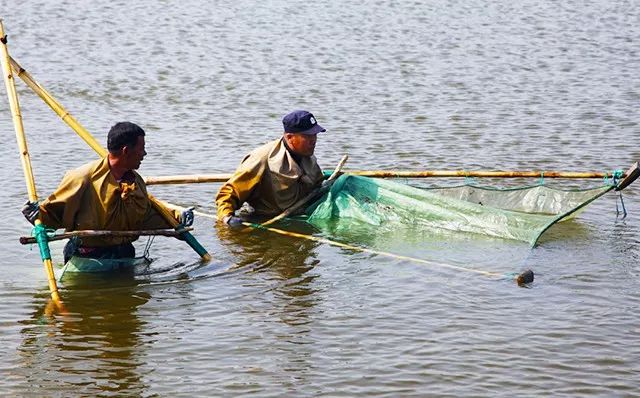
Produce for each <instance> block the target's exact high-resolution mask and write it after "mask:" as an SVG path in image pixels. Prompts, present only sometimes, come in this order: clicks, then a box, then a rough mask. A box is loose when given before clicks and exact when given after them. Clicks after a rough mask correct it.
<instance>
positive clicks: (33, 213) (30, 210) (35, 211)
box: [22, 200, 40, 225]
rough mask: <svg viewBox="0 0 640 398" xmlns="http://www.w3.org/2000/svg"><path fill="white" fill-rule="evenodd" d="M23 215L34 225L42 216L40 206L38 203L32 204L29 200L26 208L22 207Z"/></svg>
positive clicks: (25, 205)
mask: <svg viewBox="0 0 640 398" xmlns="http://www.w3.org/2000/svg"><path fill="white" fill-rule="evenodd" d="M22 214H23V215H24V218H26V219H27V221H29V222H30V223H31V224H32V225H34V224H35V222H36V219H37V218H38V216H39V215H40V205H38V202H31V201H28V200H27V201H26V202H25V204H24V206H22Z"/></svg>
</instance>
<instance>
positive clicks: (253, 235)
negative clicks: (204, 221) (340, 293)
mask: <svg viewBox="0 0 640 398" xmlns="http://www.w3.org/2000/svg"><path fill="white" fill-rule="evenodd" d="M291 227H292V226H287V227H286V229H292V228H291ZM296 227H297V228H296V232H299V233H302V234H312V233H313V232H314V231H313V230H311V229H310V228H311V227H310V226H307V227H306V228H305V227H304V226H297V225H296ZM216 230H217V234H218V237H219V239H220V241H221V242H222V243H224V244H226V245H227V248H228V250H230V251H231V252H232V253H233V254H234V257H235V258H236V263H237V264H238V266H237V267H239V268H242V269H244V270H247V271H248V272H247V276H248V277H250V278H251V281H250V282H249V283H251V284H255V283H265V285H266V286H267V287H266V289H260V291H259V293H258V294H259V297H257V298H255V299H256V300H257V301H258V302H256V303H254V305H252V306H246V307H243V308H245V311H246V314H245V315H244V316H245V317H246V318H247V319H248V320H249V322H251V323H252V324H259V325H264V324H265V323H266V324H270V323H272V322H274V321H275V322H279V324H280V326H278V327H275V330H277V331H278V333H277V335H274V336H272V337H273V338H275V339H276V341H275V342H274V344H276V346H277V347H278V352H279V354H278V357H279V359H278V361H277V362H278V365H277V366H278V368H279V369H280V371H281V372H284V373H286V374H288V375H289V376H290V377H292V378H295V379H297V380H298V381H303V379H305V378H306V375H307V373H308V369H309V368H310V367H312V366H313V351H312V350H311V347H313V345H314V343H315V341H314V339H313V337H312V336H311V335H310V333H311V331H312V326H313V320H314V318H315V317H316V316H315V314H314V312H315V307H316V306H317V305H318V304H319V300H320V295H319V291H318V289H317V288H315V287H314V283H315V280H316V279H317V278H318V277H319V275H318V274H317V273H315V272H312V270H313V268H314V267H315V266H317V265H318V264H319V261H318V259H317V254H316V253H315V251H314V249H315V248H316V247H317V245H318V243H317V242H314V241H311V240H305V239H299V238H292V237H287V236H281V235H278V234H274V233H272V232H268V231H262V230H244V231H243V230H237V229H230V228H227V227H224V226H220V225H217V226H216ZM282 326H284V330H283V328H282Z"/></svg>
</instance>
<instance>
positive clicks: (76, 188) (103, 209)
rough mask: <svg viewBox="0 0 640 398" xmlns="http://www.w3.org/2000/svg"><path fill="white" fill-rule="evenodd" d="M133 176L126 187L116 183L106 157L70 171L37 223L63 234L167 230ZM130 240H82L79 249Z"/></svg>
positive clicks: (128, 238) (45, 202) (141, 186)
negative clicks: (80, 231) (60, 229)
mask: <svg viewBox="0 0 640 398" xmlns="http://www.w3.org/2000/svg"><path fill="white" fill-rule="evenodd" d="M133 176H134V180H133V181H132V182H130V183H128V182H118V181H116V179H115V178H114V177H113V174H111V170H110V169H109V162H108V160H107V158H106V157H105V158H104V159H100V160H96V161H93V162H91V163H88V164H85V165H84V166H81V167H80V168H78V169H75V170H71V171H69V172H67V174H66V175H65V176H64V178H63V179H62V181H61V182H60V185H59V186H58V188H57V189H56V191H55V192H54V193H53V194H51V196H49V197H48V198H47V199H46V200H45V201H44V202H43V203H42V204H41V205H40V220H41V221H42V223H43V224H44V225H45V226H47V227H48V228H55V229H58V228H65V229H66V230H67V231H74V230H87V229H90V230H91V229H93V230H111V231H132V230H141V229H158V228H171V226H170V225H169V223H167V222H166V221H165V220H164V219H163V218H162V216H161V215H160V214H159V213H158V212H157V211H156V210H155V209H154V208H153V207H152V205H151V202H150V201H149V199H148V197H147V187H146V185H145V183H144V181H143V179H142V177H140V175H139V174H138V173H136V172H133ZM176 219H177V217H176ZM134 240H136V238H134V237H95V238H93V237H86V238H82V242H81V245H82V246H89V247H104V246H112V245H118V244H122V243H126V242H131V241H134Z"/></svg>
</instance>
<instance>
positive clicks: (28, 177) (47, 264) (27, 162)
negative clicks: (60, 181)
mask: <svg viewBox="0 0 640 398" xmlns="http://www.w3.org/2000/svg"><path fill="white" fill-rule="evenodd" d="M0 42H1V47H2V51H1V52H2V69H3V72H4V73H3V77H4V83H5V86H6V87H7V95H8V96H9V106H10V107H11V115H12V118H13V127H14V129H15V130H16V140H17V142H18V148H19V149H20V160H21V161H22V170H23V172H24V180H25V182H26V184H27V192H28V195H29V201H31V202H37V201H38V194H37V192H36V183H35V179H34V178H33V170H32V169H31V158H30V157H29V149H28V147H27V138H26V136H25V134H24V126H23V124H22V114H21V113H20V103H19V102H18V93H17V92H16V87H15V81H14V78H13V73H12V72H11V66H10V64H9V49H8V48H7V36H6V35H5V33H4V25H3V24H2V20H1V19H0ZM34 225H35V231H36V240H37V242H38V247H39V248H40V257H41V258H42V262H43V263H44V268H45V271H46V273H47V279H48V282H49V291H50V292H51V298H52V299H53V301H54V302H56V304H59V305H61V302H62V301H61V300H60V294H59V293H58V286H57V284H56V279H55V276H54V273H53V264H52V262H51V253H50V252H49V243H48V240H47V234H46V232H45V231H44V227H43V226H42V222H41V221H40V218H39V217H38V218H37V219H36V220H35V223H34Z"/></svg>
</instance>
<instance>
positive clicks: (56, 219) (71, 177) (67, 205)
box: [40, 172, 89, 230]
mask: <svg viewBox="0 0 640 398" xmlns="http://www.w3.org/2000/svg"><path fill="white" fill-rule="evenodd" d="M88 184H89V182H88V181H87V179H86V178H85V177H84V176H80V175H77V174H76V173H74V172H68V173H67V174H65V176H64V177H63V178H62V181H61V182H60V185H59V186H58V188H57V189H56V190H55V192H54V193H52V194H51V195H50V196H49V197H48V198H47V199H46V200H45V201H44V202H42V204H40V221H42V223H43V224H44V225H45V226H47V227H49V228H54V229H58V228H65V229H68V230H73V229H75V219H76V215H77V213H78V211H79V209H80V205H81V203H82V196H83V195H84V192H85V190H86V189H87V186H88Z"/></svg>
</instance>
